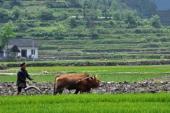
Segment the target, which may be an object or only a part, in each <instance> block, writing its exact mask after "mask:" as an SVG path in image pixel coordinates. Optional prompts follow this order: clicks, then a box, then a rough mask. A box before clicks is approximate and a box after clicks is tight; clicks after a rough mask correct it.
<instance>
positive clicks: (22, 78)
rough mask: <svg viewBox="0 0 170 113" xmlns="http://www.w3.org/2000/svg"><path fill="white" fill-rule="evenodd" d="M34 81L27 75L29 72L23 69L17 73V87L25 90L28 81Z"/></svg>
mask: <svg viewBox="0 0 170 113" xmlns="http://www.w3.org/2000/svg"><path fill="white" fill-rule="evenodd" d="M27 78H28V79H29V80H32V78H31V77H30V75H29V74H28V73H27V70H24V69H21V70H20V71H19V72H18V73H17V86H18V87H22V88H25V87H26V79H27Z"/></svg>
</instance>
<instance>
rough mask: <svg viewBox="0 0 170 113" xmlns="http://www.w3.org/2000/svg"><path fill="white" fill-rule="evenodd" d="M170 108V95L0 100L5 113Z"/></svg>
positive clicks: (133, 112)
mask: <svg viewBox="0 0 170 113" xmlns="http://www.w3.org/2000/svg"><path fill="white" fill-rule="evenodd" d="M169 106H170V95H169V94H166V93H161V94H121V95H61V96H31V97H30V96H28V97H27V96H18V97H14V96H13V97H8V96H7V97H0V108H1V109H0V112H1V113H19V112H22V113H80V112H81V113H169V112H170V108H169ZM75 107H76V108H75Z"/></svg>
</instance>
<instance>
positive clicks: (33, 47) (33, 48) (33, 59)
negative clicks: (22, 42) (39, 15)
mask: <svg viewBox="0 0 170 113" xmlns="http://www.w3.org/2000/svg"><path fill="white" fill-rule="evenodd" d="M32 61H33V62H34V61H35V42H34V38H32Z"/></svg>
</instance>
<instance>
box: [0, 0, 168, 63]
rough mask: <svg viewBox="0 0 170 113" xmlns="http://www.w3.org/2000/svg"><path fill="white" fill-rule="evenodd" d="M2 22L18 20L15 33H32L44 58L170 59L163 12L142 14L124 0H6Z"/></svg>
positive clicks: (21, 35) (0, 15)
mask: <svg viewBox="0 0 170 113" xmlns="http://www.w3.org/2000/svg"><path fill="white" fill-rule="evenodd" d="M0 5H1V8H0V24H1V32H2V31H3V30H2V29H3V25H5V24H6V23H8V22H11V23H12V24H13V26H15V29H14V31H15V33H16V36H15V37H16V38H34V39H36V40H37V41H38V43H39V55H40V59H47V60H52V59H56V60H99V61H100V60H116V61H121V60H123V61H129V60H132V61H134V60H154V59H156V60H162V59H170V55H169V53H170V52H169V50H170V47H169V43H170V38H169V34H170V32H169V28H168V27H166V28H164V27H161V24H160V22H159V17H157V16H152V17H150V18H142V17H141V15H142V14H140V13H139V12H136V11H134V10H132V8H130V7H129V6H128V5H127V4H125V3H124V2H121V0H93V1H90V0H65V1H64V0H63V1H54V0H51V1H45V0H44V1H36V0H31V1H22V0H13V1H3V0H1V2H0Z"/></svg>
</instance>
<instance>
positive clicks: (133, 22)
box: [125, 12, 138, 28]
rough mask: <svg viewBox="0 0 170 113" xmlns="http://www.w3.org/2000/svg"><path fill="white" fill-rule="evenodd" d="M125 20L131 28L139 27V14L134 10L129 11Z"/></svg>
mask: <svg viewBox="0 0 170 113" xmlns="http://www.w3.org/2000/svg"><path fill="white" fill-rule="evenodd" d="M125 22H126V23H127V24H128V27H130V28H133V27H137V25H138V22H137V15H134V14H133V13H132V12H129V13H128V14H127V17H126V19H125Z"/></svg>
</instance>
